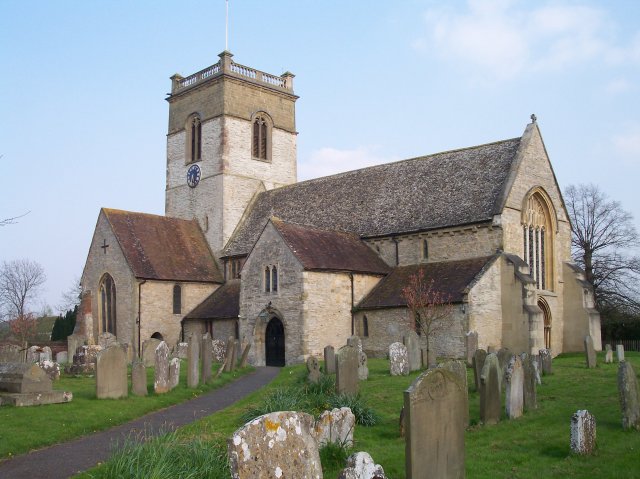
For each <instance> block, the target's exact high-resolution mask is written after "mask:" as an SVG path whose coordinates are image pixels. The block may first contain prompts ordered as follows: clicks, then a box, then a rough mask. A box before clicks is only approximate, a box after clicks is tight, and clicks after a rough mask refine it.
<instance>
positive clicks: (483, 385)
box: [480, 353, 502, 424]
mask: <svg viewBox="0 0 640 479" xmlns="http://www.w3.org/2000/svg"><path fill="white" fill-rule="evenodd" d="M499 375H500V362H499V361H498V356H497V355H496V354H495V353H489V354H487V357H486V359H485V360H484V366H483V367H482V373H481V374H480V420H481V421H482V422H483V423H484V424H497V423H498V422H499V421H500V413H501V412H502V406H501V394H500V378H499Z"/></svg>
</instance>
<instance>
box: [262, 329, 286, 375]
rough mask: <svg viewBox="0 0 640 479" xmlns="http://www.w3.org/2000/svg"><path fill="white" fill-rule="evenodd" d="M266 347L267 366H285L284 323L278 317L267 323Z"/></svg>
mask: <svg viewBox="0 0 640 479" xmlns="http://www.w3.org/2000/svg"><path fill="white" fill-rule="evenodd" d="M264 347H265V351H264V352H265V360H266V361H265V362H266V365H267V366H284V325H283V324H282V321H280V319H278V318H276V317H273V318H271V321H269V324H267V330H266V332H265V341H264Z"/></svg>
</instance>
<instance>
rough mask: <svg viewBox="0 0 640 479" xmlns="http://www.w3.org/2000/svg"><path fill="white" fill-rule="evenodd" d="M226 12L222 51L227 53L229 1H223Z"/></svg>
mask: <svg viewBox="0 0 640 479" xmlns="http://www.w3.org/2000/svg"><path fill="white" fill-rule="evenodd" d="M224 3H225V6H226V12H225V20H224V49H225V51H227V52H228V51H229V0H225V2H224Z"/></svg>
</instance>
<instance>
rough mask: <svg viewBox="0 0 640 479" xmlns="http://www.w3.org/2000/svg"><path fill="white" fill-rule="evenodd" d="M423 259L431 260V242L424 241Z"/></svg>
mask: <svg viewBox="0 0 640 479" xmlns="http://www.w3.org/2000/svg"><path fill="white" fill-rule="evenodd" d="M422 259H423V260H427V259H429V242H428V241H427V240H426V239H425V240H422Z"/></svg>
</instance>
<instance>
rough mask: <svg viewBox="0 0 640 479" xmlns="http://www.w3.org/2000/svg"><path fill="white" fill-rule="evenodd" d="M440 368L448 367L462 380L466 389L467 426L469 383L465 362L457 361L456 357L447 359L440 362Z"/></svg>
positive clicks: (465, 418)
mask: <svg viewBox="0 0 640 479" xmlns="http://www.w3.org/2000/svg"><path fill="white" fill-rule="evenodd" d="M438 367H439V368H443V369H446V370H447V371H451V372H452V373H454V374H456V375H457V376H458V378H460V381H461V382H462V390H463V391H464V404H465V407H464V425H465V427H467V426H468V425H469V384H468V382H467V367H466V366H465V364H464V361H457V360H455V359H451V360H449V361H445V362H443V363H441V364H438Z"/></svg>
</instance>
